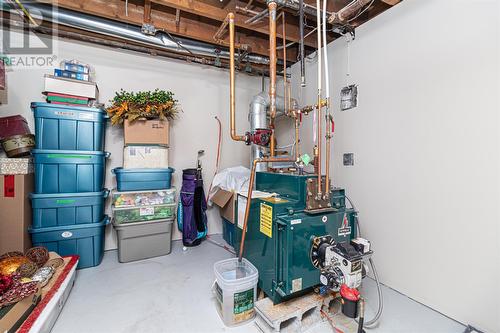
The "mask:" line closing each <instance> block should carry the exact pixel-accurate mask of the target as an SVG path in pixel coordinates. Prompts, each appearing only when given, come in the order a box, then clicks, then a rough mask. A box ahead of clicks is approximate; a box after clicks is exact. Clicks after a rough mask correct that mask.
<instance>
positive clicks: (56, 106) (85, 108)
mask: <svg viewBox="0 0 500 333" xmlns="http://www.w3.org/2000/svg"><path fill="white" fill-rule="evenodd" d="M43 107H45V108H51V109H61V110H77V111H90V112H99V113H104V112H105V111H104V109H103V108H91V107H88V106H73V105H64V104H54V103H44V102H32V103H31V108H32V109H33V110H34V109H36V108H43Z"/></svg>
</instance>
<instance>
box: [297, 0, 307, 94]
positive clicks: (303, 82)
mask: <svg viewBox="0 0 500 333" xmlns="http://www.w3.org/2000/svg"><path fill="white" fill-rule="evenodd" d="M299 32H300V43H299V50H300V52H299V53H300V85H301V86H302V87H305V86H306V67H305V66H306V65H305V61H304V56H305V55H304V0H299Z"/></svg>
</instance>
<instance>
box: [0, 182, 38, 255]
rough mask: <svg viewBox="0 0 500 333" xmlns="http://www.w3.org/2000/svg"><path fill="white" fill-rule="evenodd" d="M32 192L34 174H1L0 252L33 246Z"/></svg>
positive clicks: (23, 249) (22, 250)
mask: <svg viewBox="0 0 500 333" xmlns="http://www.w3.org/2000/svg"><path fill="white" fill-rule="evenodd" d="M31 192H33V174H27V175H1V176H0V253H5V252H9V251H21V252H24V251H25V250H26V249H28V248H30V247H31V239H30V235H29V233H28V228H29V226H30V225H31V205H30V200H29V198H28V196H29V194H30V193H31Z"/></svg>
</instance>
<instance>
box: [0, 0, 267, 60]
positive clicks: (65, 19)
mask: <svg viewBox="0 0 500 333" xmlns="http://www.w3.org/2000/svg"><path fill="white" fill-rule="evenodd" d="M23 6H24V7H25V8H26V9H27V10H28V11H29V12H30V14H31V15H33V16H34V17H39V18H42V19H44V20H48V21H51V22H52V23H55V24H59V25H63V26H67V27H71V28H76V29H81V30H85V31H89V32H93V33H98V34H102V35H106V36H111V37H117V38H120V39H124V40H128V41H131V42H135V43H140V44H142V45H147V46H155V47H158V48H160V49H165V50H168V51H173V52H176V53H181V54H188V55H192V54H195V55H198V56H205V57H212V58H214V57H219V58H222V59H229V51H228V50H227V49H226V48H219V47H216V46H214V45H211V44H208V43H203V42H198V41H194V40H190V39H186V38H176V40H177V42H176V41H174V40H172V38H170V37H169V36H168V34H166V33H164V32H161V31H159V32H157V33H156V34H155V35H154V36H151V35H145V34H143V33H142V32H141V27H139V26H135V25H130V24H126V23H122V22H118V21H114V20H110V19H105V18H102V17H98V16H94V15H89V14H85V13H80V12H76V11H72V10H68V9H64V8H57V10H53V7H52V6H50V5H47V4H43V3H38V2H23ZM4 10H7V9H4ZM179 44H180V45H179ZM245 60H248V61H249V62H251V63H254V64H264V65H268V64H269V58H268V57H264V56H259V55H255V54H249V55H247V56H246V57H245Z"/></svg>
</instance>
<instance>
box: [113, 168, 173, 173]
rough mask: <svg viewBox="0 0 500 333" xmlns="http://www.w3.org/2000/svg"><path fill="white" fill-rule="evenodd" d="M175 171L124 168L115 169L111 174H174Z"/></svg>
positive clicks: (168, 169)
mask: <svg viewBox="0 0 500 333" xmlns="http://www.w3.org/2000/svg"><path fill="white" fill-rule="evenodd" d="M174 171H175V170H174V169H173V168H163V169H153V168H151V169H149V168H131V169H124V168H122V167H119V168H114V169H113V170H111V172H112V173H114V174H119V173H159V172H167V173H173V172H174Z"/></svg>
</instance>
